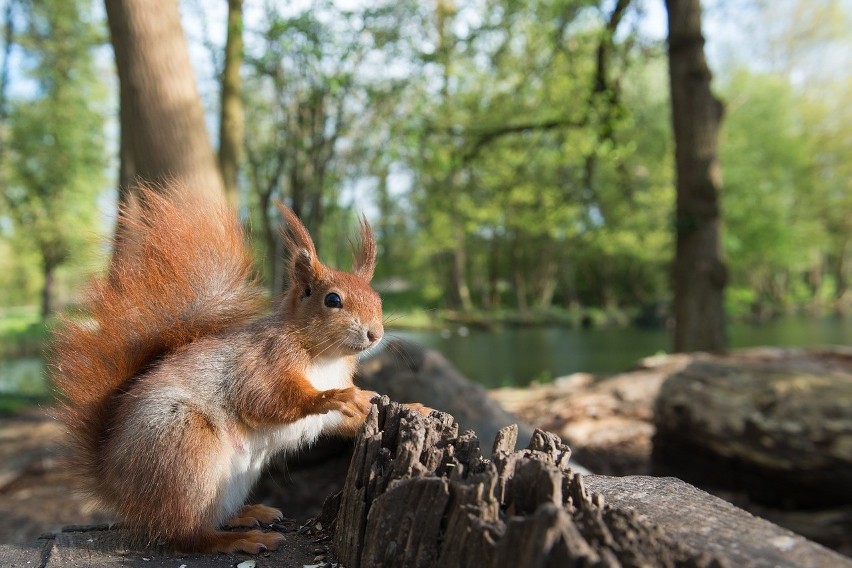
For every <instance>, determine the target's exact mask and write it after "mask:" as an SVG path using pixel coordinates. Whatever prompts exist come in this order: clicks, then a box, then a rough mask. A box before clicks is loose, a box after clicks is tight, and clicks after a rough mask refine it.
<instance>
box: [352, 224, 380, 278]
mask: <svg viewBox="0 0 852 568" xmlns="http://www.w3.org/2000/svg"><path fill="white" fill-rule="evenodd" d="M360 233H361V248H360V250H356V251H355V261H354V262H353V263H352V271H353V272H354V273H355V274H357V275H358V276H360V277H361V278H363V279H364V280H366V281H367V282H369V281H370V280H372V279H373V273H374V272H375V271H376V237H375V235H374V234H373V229H372V228H371V227H370V223H368V222H367V218H366V217H364V216H362V217H361V230H360Z"/></svg>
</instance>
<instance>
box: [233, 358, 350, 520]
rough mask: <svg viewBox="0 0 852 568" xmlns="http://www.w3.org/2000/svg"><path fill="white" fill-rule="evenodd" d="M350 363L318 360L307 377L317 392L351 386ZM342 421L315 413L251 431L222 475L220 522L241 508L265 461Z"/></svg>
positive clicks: (333, 415) (333, 414)
mask: <svg viewBox="0 0 852 568" xmlns="http://www.w3.org/2000/svg"><path fill="white" fill-rule="evenodd" d="M351 369H352V367H351V366H350V362H349V361H347V360H346V359H321V360H319V361H316V362H314V364H313V365H311V367H310V368H309V369H308V372H307V377H308V380H309V381H310V382H311V384H312V385H313V386H314V388H316V389H317V390H321V391H322V390H328V389H334V388H346V387H349V386H352V380H351V372H352V371H351ZM342 421H343V415H342V414H340V413H339V412H336V411H335V412H329V413H328V414H314V415H312V416H307V417H305V418H302V419H300V420H296V421H295V422H291V423H290V424H285V425H283V426H278V427H274V428H264V429H262V430H257V431H254V432H251V433H250V434H249V435H248V436H247V437H246V438H245V439H244V440H243V441H242V444H241V446H242V447H240V448H235V449H236V451H235V452H234V454H233V455H232V457H231V460H230V464H229V465H230V467H228V471H227V473H225V475H224V479H223V482H224V485H225V487H224V499H223V502H222V503H221V505H220V510H219V521H220V522H222V521H224V520H225V519H227V518H228V517H229V516H231V515H233V514H234V513H235V512H236V511H237V510H239V508H240V506H242V504H243V502H244V501H245V498H246V497H247V496H248V492H249V491H250V490H251V487H252V485H254V482H255V481H256V480H257V477H258V476H259V475H260V472H261V470H262V469H263V466H264V464H265V463H266V461H267V460H268V459H269V458H270V457H271V456H272V455H274V454H275V453H277V452H279V451H281V450H289V451H292V450H297V449H299V448H301V447H303V446H306V445H310V444H312V443H313V442H315V441H316V440H317V438H319V437H320V435H321V434H322V433H323V432H324V431H325V430H328V429H330V428H334V427H335V426H337V425H338V424H340V423H341V422H342Z"/></svg>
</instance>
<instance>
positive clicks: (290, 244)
mask: <svg viewBox="0 0 852 568" xmlns="http://www.w3.org/2000/svg"><path fill="white" fill-rule="evenodd" d="M275 205H277V206H278V209H279V210H280V211H281V215H282V216H283V217H284V222H285V223H286V224H287V226H286V228H284V227H282V228H281V238H282V239H283V240H284V245H285V246H286V247H287V251H288V253H289V254H290V258H291V262H292V271H293V274H292V277H293V279H294V280H295V281H297V282H300V283H301V284H309V283H310V282H311V280H313V279H314V278H316V277H317V276H319V274H320V272H321V271H322V264H321V263H320V261H319V259H318V258H317V250H316V248H315V247H314V241H313V239H311V235H310V233H308V230H307V229H306V228H305V226H304V225H303V224H302V222H301V221H300V220H299V218H298V217H297V216H296V214H295V213H293V211H292V210H291V209H290V208H289V207H287V206H286V205H284V204H283V203H281V202H280V201H278V200H276V201H275Z"/></svg>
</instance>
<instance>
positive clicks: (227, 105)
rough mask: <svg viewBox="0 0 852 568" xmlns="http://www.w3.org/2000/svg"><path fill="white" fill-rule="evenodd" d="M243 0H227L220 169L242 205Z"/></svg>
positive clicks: (227, 193) (228, 192)
mask: <svg viewBox="0 0 852 568" xmlns="http://www.w3.org/2000/svg"><path fill="white" fill-rule="evenodd" d="M242 61H243V0H228V38H227V40H226V42H225V69H224V70H223V72H222V100H221V105H220V109H219V110H220V116H219V169H220V170H221V172H222V182H223V183H224V186H225V196H226V197H227V199H228V201H229V202H230V203H231V205H232V206H233V207H234V208H236V207H237V206H238V205H239V196H238V194H237V174H238V172H239V169H240V159H241V157H242V156H241V151H242V146H243V132H244V130H245V120H244V117H243V101H242V80H241V78H240V66H241V64H242Z"/></svg>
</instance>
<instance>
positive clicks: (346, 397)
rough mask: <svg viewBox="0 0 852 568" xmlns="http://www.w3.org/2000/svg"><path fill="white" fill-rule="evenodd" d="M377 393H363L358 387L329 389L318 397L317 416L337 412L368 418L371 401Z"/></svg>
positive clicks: (321, 392)
mask: <svg viewBox="0 0 852 568" xmlns="http://www.w3.org/2000/svg"><path fill="white" fill-rule="evenodd" d="M375 396H376V393H374V392H372V391H363V390H361V389H359V388H358V387H349V388H345V389H329V390H324V391H320V392H319V393H318V395H317V400H316V406H317V411H316V412H317V414H325V413H327V412H331V411H332V410H337V411H339V412H341V413H343V414H344V415H345V416H349V417H354V416H366V415H367V414H369V412H370V404H371V403H370V401H371V400H372V399H373V397H375Z"/></svg>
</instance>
